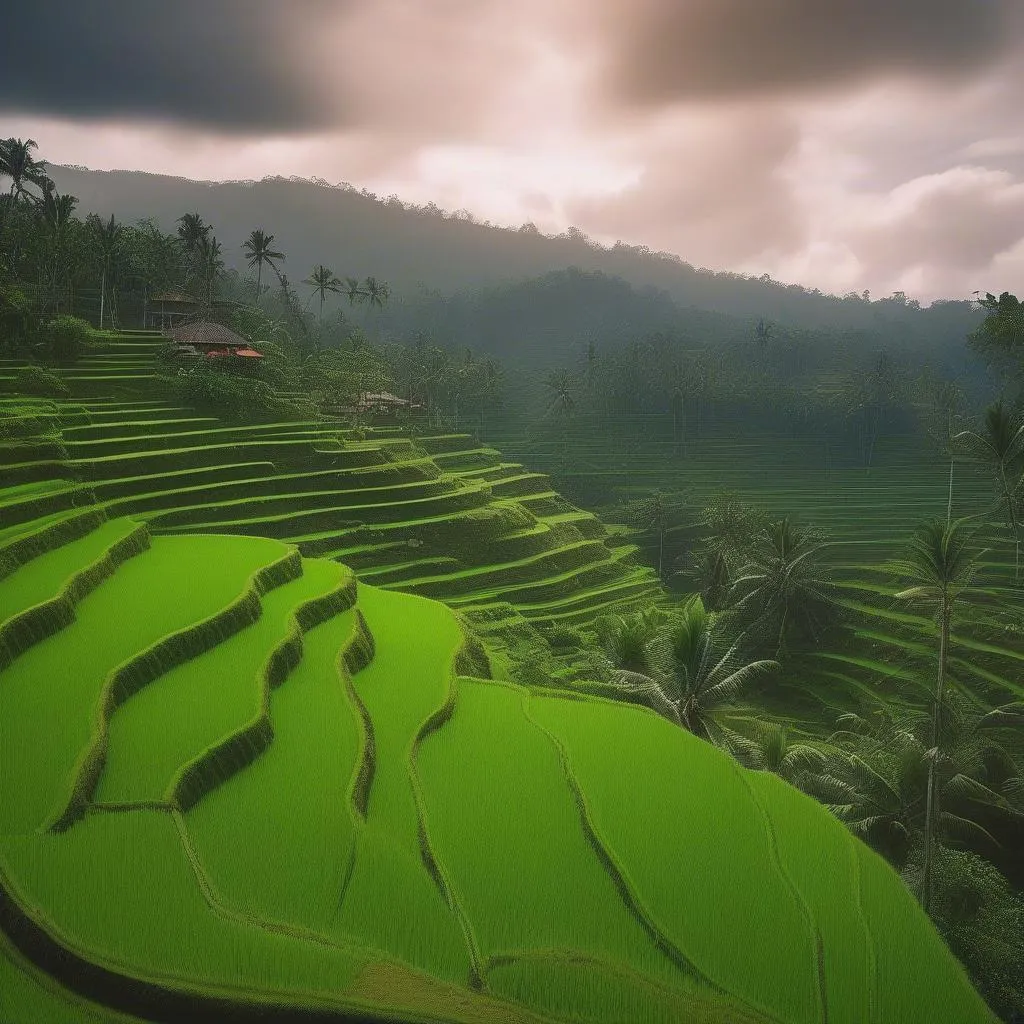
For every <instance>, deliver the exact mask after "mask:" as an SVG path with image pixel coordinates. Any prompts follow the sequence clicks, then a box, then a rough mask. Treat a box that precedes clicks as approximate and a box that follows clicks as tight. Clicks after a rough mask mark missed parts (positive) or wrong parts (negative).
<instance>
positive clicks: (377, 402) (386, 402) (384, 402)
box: [356, 391, 421, 414]
mask: <svg viewBox="0 0 1024 1024" xmlns="http://www.w3.org/2000/svg"><path fill="white" fill-rule="evenodd" d="M356 408H357V409H358V410H359V411H360V412H375V413H384V414H386V413H394V412H398V411H399V410H401V409H419V408H421V406H419V405H418V404H415V403H412V402H409V401H407V400H406V399H404V398H399V397H398V395H393V394H391V392H390V391H380V392H376V393H371V392H367V391H363V392H360V394H359V397H358V399H357V400H356Z"/></svg>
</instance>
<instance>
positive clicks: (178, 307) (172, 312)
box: [144, 292, 202, 331]
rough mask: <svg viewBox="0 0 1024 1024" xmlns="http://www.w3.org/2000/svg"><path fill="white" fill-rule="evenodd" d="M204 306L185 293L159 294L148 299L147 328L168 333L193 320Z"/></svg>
mask: <svg viewBox="0 0 1024 1024" xmlns="http://www.w3.org/2000/svg"><path fill="white" fill-rule="evenodd" d="M201 307H202V304H201V303H200V302H199V300H198V299H194V298H193V297H192V296H191V295H185V294H184V293H183V292H157V293H156V294H155V295H150V296H149V297H148V299H147V304H146V313H145V318H144V319H145V324H144V326H145V327H150V328H156V329H157V330H161V331H166V330H168V329H169V328H172V327H176V326H178V325H180V324H182V323H184V322H185V321H186V320H188V319H190V318H193V317H195V316H196V314H197V313H198V312H199V310H200V308H201Z"/></svg>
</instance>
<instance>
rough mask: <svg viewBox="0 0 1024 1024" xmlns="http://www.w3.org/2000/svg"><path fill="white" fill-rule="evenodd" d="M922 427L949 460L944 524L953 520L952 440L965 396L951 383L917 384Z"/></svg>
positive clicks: (926, 379)
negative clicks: (919, 385) (919, 390)
mask: <svg viewBox="0 0 1024 1024" xmlns="http://www.w3.org/2000/svg"><path fill="white" fill-rule="evenodd" d="M921 389H922V397H923V403H922V404H923V406H924V408H923V412H922V415H923V417H924V427H925V430H926V431H927V433H928V435H929V437H931V438H932V440H933V441H934V442H935V443H936V445H937V446H938V448H939V450H940V451H941V452H942V454H943V455H945V456H948V457H949V488H948V495H947V499H946V522H947V523H948V522H950V521H951V520H952V518H953V468H954V465H955V463H956V456H957V449H958V447H959V446H958V444H957V443H956V441H955V440H954V439H955V437H956V435H957V434H958V433H959V430H958V427H959V425H960V423H961V421H962V417H963V412H964V408H965V405H966V396H965V395H964V392H963V389H962V388H961V387H960V385H959V384H957V382H956V381H953V380H940V381H936V380H935V379H934V378H933V377H931V375H927V376H923V377H922V381H921Z"/></svg>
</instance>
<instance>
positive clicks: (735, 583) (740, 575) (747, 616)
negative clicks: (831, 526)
mask: <svg viewBox="0 0 1024 1024" xmlns="http://www.w3.org/2000/svg"><path fill="white" fill-rule="evenodd" d="M825 547H826V544H825V541H824V536H823V535H822V534H820V533H819V532H818V531H816V530H814V529H813V528H811V527H804V526H800V525H797V524H795V523H793V522H791V521H790V519H789V517H786V518H783V519H780V520H778V521H777V522H774V523H772V524H771V525H770V526H769V527H767V528H765V529H762V530H761V531H760V532H758V533H757V534H755V536H754V538H753V543H752V544H751V545H750V547H749V549H748V554H747V561H746V563H745V564H743V565H742V566H740V568H739V569H738V570H737V573H736V576H735V578H734V579H733V580H732V583H731V585H730V590H729V605H730V607H731V608H732V609H733V611H734V612H735V613H736V614H737V615H738V616H739V617H740V618H741V620H742V621H743V622H744V623H745V624H746V630H747V631H749V633H750V635H751V636H752V637H760V638H764V639H766V640H768V639H769V638H771V639H770V642H771V643H772V644H774V646H775V657H783V656H784V655H785V652H786V651H787V650H789V645H790V642H791V641H792V640H794V639H795V640H796V641H807V640H809V641H811V642H812V643H815V644H817V643H818V642H819V641H820V638H821V637H822V635H823V634H824V632H825V631H826V630H828V629H829V628H830V627H832V626H834V625H835V624H836V623H837V621H838V619H839V612H838V607H837V605H836V604H835V597H836V588H835V585H834V583H833V582H832V578H831V574H830V572H829V570H828V569H827V568H826V567H825V566H824V565H823V564H822V553H823V552H824V550H825Z"/></svg>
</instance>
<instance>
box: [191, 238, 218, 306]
mask: <svg viewBox="0 0 1024 1024" xmlns="http://www.w3.org/2000/svg"><path fill="white" fill-rule="evenodd" d="M195 263H196V269H197V271H198V272H199V276H200V278H201V279H202V282H203V297H204V300H205V302H206V305H207V306H212V305H213V286H214V283H215V281H216V280H217V275H218V274H219V273H220V272H221V271H222V270H223V269H224V259H223V257H222V256H221V246H220V242H218V241H217V236H216V235H213V236H207V235H202V236H201V237H200V239H199V242H198V245H197V246H196V255H195Z"/></svg>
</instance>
